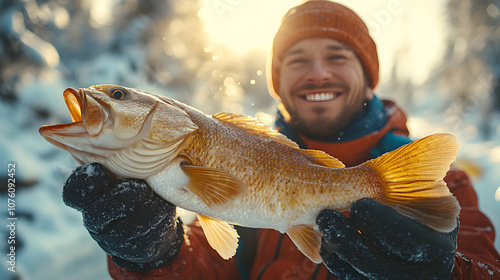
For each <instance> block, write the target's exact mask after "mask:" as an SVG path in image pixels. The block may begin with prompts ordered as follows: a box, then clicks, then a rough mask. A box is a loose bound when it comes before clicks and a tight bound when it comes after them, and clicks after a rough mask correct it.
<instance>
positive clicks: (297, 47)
mask: <svg viewBox="0 0 500 280" xmlns="http://www.w3.org/2000/svg"><path fill="white" fill-rule="evenodd" d="M378 68H379V64H378V57H377V50H376V46H375V43H374V42H373V40H372V38H371V37H370V35H369V32H368V29H367V27H366V25H365V24H364V23H363V21H362V20H361V19H360V18H359V17H358V16H357V15H356V14H355V13H354V12H353V11H351V10H350V9H348V8H346V7H344V6H342V5H340V4H337V3H334V2H330V1H308V2H305V3H303V4H302V5H299V6H297V7H295V8H292V9H291V10H290V11H289V12H288V13H287V14H286V15H285V16H284V18H283V21H282V24H281V26H280V28H279V30H278V32H277V33H276V36H275V38H274V41H273V52H272V55H271V56H270V58H269V69H268V73H267V74H268V84H269V91H270V93H271V95H273V96H274V97H275V98H276V99H277V100H279V101H280V105H279V112H278V118H277V121H276V126H277V128H278V129H279V130H280V131H281V132H282V133H283V134H285V135H286V136H288V137H289V138H290V139H292V140H294V141H295V142H297V143H298V144H299V145H300V146H301V147H302V148H309V149H318V150H323V151H325V152H327V153H329V154H330V155H332V156H334V157H336V158H338V159H340V160H341V161H342V162H343V163H344V164H345V165H346V166H347V167H349V166H354V165H358V164H360V163H362V162H364V161H367V160H370V159H373V158H375V157H377V156H379V155H381V154H383V153H385V152H388V151H392V150H394V149H396V148H398V147H400V146H402V145H404V144H407V143H410V142H411V140H410V139H409V138H408V134H409V132H408V129H407V128H406V117H405V115H404V113H403V112H402V111H401V110H400V109H399V108H398V107H397V106H396V105H395V104H394V103H393V102H390V101H385V100H384V101H382V100H380V99H378V98H377V96H376V94H375V91H374V90H375V88H376V86H377V83H378V71H379V69H378ZM89 169H90V170H92V172H90V173H89V172H88V170H89ZM297 172H300V171H299V170H298V171H297ZM444 181H445V182H446V183H447V185H448V187H449V188H450V191H451V192H452V193H453V195H455V197H456V198H457V199H458V201H459V202H460V205H461V207H462V209H461V212H460V228H458V226H457V227H456V228H455V229H453V230H452V231H450V232H440V231H436V230H433V229H431V228H429V227H427V226H425V225H423V224H422V223H420V222H417V221H416V220H414V219H411V218H409V217H406V216H403V215H401V214H399V213H398V212H396V211H395V210H394V209H393V208H391V207H389V206H386V205H383V204H381V203H378V202H376V201H375V200H372V199H361V200H359V201H356V202H354V203H353V204H352V205H351V208H350V210H349V215H348V216H346V215H344V214H346V213H339V212H337V211H333V210H328V209H326V210H323V211H321V212H320V213H319V215H318V217H317V218H316V222H317V225H318V228H319V230H320V231H321V233H322V234H323V239H322V242H321V246H322V247H321V257H322V260H323V263H321V264H315V263H312V262H311V261H310V260H309V259H308V258H307V257H305V256H304V255H303V254H302V253H301V252H300V251H299V250H298V249H297V248H296V246H295V245H294V244H293V242H292V241H291V239H290V238H289V237H288V236H287V235H286V234H281V233H280V232H278V231H275V230H272V229H248V228H241V227H239V228H238V233H239V234H240V242H239V244H240V245H239V247H238V251H237V253H236V256H235V257H233V258H232V259H230V260H224V259H222V258H221V257H220V256H219V255H218V254H217V253H216V252H215V251H214V250H213V249H212V248H211V246H210V245H209V244H208V242H207V241H206V238H205V236H204V233H203V231H202V230H201V228H200V226H199V224H197V223H193V224H191V225H189V226H183V225H182V224H181V223H180V222H179V221H178V220H177V219H176V212H175V209H176V207H175V205H172V204H170V203H169V202H167V201H165V200H163V199H161V198H160V197H159V196H158V195H156V194H155V193H154V192H153V191H152V190H151V188H150V187H149V186H148V185H147V184H146V183H145V182H144V181H141V180H123V181H118V180H117V178H115V177H114V176H113V175H109V174H108V172H107V171H106V170H105V169H104V168H103V167H102V166H101V165H99V164H96V163H93V164H91V165H87V166H83V167H80V168H79V169H78V170H77V171H75V172H74V173H73V174H72V175H71V177H70V178H69V179H68V181H67V182H66V184H65V187H64V192H63V197H64V201H65V202H66V204H68V205H69V206H71V207H74V208H76V209H78V210H80V211H82V214H83V217H84V224H85V227H86V228H87V229H88V230H89V232H90V234H91V235H92V237H93V238H94V239H95V240H96V241H97V242H98V243H99V245H100V246H101V247H102V248H103V249H104V250H105V251H106V252H107V253H108V254H109V258H108V260H109V262H108V264H109V271H110V274H111V276H112V277H113V278H114V279H260V280H263V279H273V280H274V279H360V280H366V279H373V280H375V279H397V280H400V279H439V280H441V279H500V269H499V259H500V256H499V255H498V252H497V251H496V250H495V248H494V246H493V242H494V239H495V230H494V228H493V225H492V224H491V222H490V221H489V219H488V218H487V217H486V216H485V215H484V214H483V213H481V212H480V211H479V208H478V202H477V198H476V194H475V191H474V189H473V187H472V184H471V182H470V180H469V178H468V177H467V175H466V174H465V173H464V172H462V171H459V170H455V169H453V168H452V170H450V171H449V172H448V173H447V175H446V177H445V178H444ZM317 195H318V196H320V195H322V194H321V191H318V192H317ZM444 210H446V209H444ZM276 215H279V213H276Z"/></svg>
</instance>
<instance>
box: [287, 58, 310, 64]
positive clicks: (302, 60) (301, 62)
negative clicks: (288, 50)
mask: <svg viewBox="0 0 500 280" xmlns="http://www.w3.org/2000/svg"><path fill="white" fill-rule="evenodd" d="M304 63H306V60H305V59H303V58H296V59H292V60H290V61H289V62H288V65H292V66H293V65H300V64H304Z"/></svg>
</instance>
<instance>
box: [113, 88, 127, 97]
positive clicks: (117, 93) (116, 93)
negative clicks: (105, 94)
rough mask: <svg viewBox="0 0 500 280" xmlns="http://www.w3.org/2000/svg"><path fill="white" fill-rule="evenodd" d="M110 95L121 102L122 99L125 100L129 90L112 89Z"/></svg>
mask: <svg viewBox="0 0 500 280" xmlns="http://www.w3.org/2000/svg"><path fill="white" fill-rule="evenodd" d="M110 93H111V96H112V97H113V98H114V99H118V100H121V99H123V98H125V96H126V94H127V90H126V89H123V88H112V89H111V90H110Z"/></svg>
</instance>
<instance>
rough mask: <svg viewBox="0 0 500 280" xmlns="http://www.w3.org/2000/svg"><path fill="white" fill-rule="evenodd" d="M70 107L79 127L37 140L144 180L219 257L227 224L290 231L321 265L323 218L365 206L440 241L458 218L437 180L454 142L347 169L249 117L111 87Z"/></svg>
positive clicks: (47, 129) (228, 241) (426, 142)
mask: <svg viewBox="0 0 500 280" xmlns="http://www.w3.org/2000/svg"><path fill="white" fill-rule="evenodd" d="M64 97H65V101H66V103H67V105H68V108H69V111H70V113H71V116H72V119H73V121H74V122H73V123H70V124H61V125H53V126H44V127H42V128H41V129H40V133H41V134H42V136H44V137H45V138H46V139H47V140H48V141H50V142H51V143H53V144H55V145H57V146H59V147H61V148H63V149H66V150H68V151H69V152H70V153H71V154H72V155H73V156H74V157H75V159H77V161H79V162H80V163H82V164H83V163H89V162H94V161H98V162H100V163H102V164H103V165H104V166H106V167H107V168H108V169H110V170H111V171H112V172H114V173H115V174H117V175H118V176H121V177H124V178H139V179H144V180H146V181H147V182H148V184H149V185H150V186H151V187H152V188H153V189H154V190H155V192H157V193H158V194H159V195H160V196H162V197H163V198H164V199H166V200H168V201H170V202H171V203H173V204H175V205H177V206H179V207H182V208H185V209H187V210H191V211H193V212H195V213H197V214H198V219H199V221H200V224H201V226H202V227H203V229H204V232H205V235H206V237H207V240H208V241H209V243H210V244H211V245H212V247H214V249H216V250H217V251H218V252H219V254H220V255H221V256H222V257H223V258H230V257H231V256H233V255H234V254H235V252H236V248H237V240H238V236H237V233H236V231H235V230H234V228H232V226H231V225H229V224H228V223H232V224H240V225H243V226H247V227H255V228H272V229H275V230H278V231H280V232H282V233H283V232H286V233H287V234H288V235H289V236H290V238H291V239H292V241H293V242H294V243H295V244H296V245H297V247H298V248H299V249H300V250H301V251H302V252H303V253H304V254H305V255H307V256H308V257H309V258H310V259H311V260H312V261H314V262H321V257H320V255H319V249H320V244H321V233H320V232H319V231H317V230H315V229H314V226H315V219H316V216H317V215H318V213H319V212H320V211H321V210H322V209H325V208H329V209H336V210H340V211H344V210H347V209H348V208H349V206H350V205H351V203H352V202H354V201H356V200H358V199H361V198H364V197H371V198H374V199H377V200H379V201H381V202H382V203H385V204H388V205H391V206H393V207H395V208H396V210H397V211H399V212H400V213H402V214H404V215H407V216H410V217H412V218H415V219H417V220H419V221H421V222H423V223H424V224H426V225H428V226H430V227H432V228H434V229H436V230H440V231H450V230H452V229H453V228H454V227H455V226H456V218H457V216H458V212H459V209H460V207H459V206H458V203H457V201H456V199H455V198H454V197H453V196H452V195H451V194H450V192H449V191H448V188H447V187H446V185H445V184H444V183H443V181H442V179H443V177H444V175H445V173H446V171H447V170H448V169H449V167H450V164H451V163H452V162H453V160H454V159H455V156H456V153H457V151H458V148H459V144H458V142H457V141H456V139H455V137H454V136H452V135H448V134H437V135H433V136H429V137H427V138H424V139H421V140H417V141H415V142H413V143H411V144H409V145H407V146H404V147H402V148H400V149H398V150H396V151H393V152H391V153H388V154H385V155H383V156H381V157H380V158H377V159H375V160H372V161H368V162H366V163H364V164H362V165H359V166H356V167H352V168H344V165H343V164H342V163H341V162H340V161H338V160H337V159H335V158H333V157H331V156H329V155H327V154H326V153H324V152H321V151H314V150H302V149H299V147H298V146H297V145H296V144H295V143H294V142H292V141H290V140H288V139H287V138H286V137H285V136H283V135H282V134H280V133H278V132H277V131H275V130H272V129H270V128H268V127H266V126H264V125H262V124H260V123H258V122H256V121H255V120H254V119H251V118H249V117H246V116H240V115H234V114H225V113H219V114H216V115H213V116H207V115H205V114H203V113H201V112H200V111H198V110H196V109H194V108H192V107H189V106H187V105H185V104H182V103H180V102H177V101H174V100H172V99H169V98H166V97H162V96H158V95H154V94H151V93H147V92H144V91H140V90H135V89H129V88H124V87H119V86H114V85H109V86H108V85H103V86H94V87H90V88H87V89H80V90H79V91H76V90H73V89H67V90H66V91H65V93H64Z"/></svg>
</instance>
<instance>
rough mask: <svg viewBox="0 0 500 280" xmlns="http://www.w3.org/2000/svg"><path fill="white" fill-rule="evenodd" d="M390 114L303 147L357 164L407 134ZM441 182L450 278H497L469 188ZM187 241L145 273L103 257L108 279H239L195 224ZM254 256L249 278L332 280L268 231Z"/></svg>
mask: <svg viewBox="0 0 500 280" xmlns="http://www.w3.org/2000/svg"><path fill="white" fill-rule="evenodd" d="M385 106H386V107H388V108H391V107H392V110H389V111H390V112H392V113H391V115H390V118H389V121H388V123H387V125H386V126H385V127H384V128H382V129H381V130H380V131H378V132H376V133H371V134H369V135H366V136H365V137H362V139H356V140H355V141H350V142H344V143H336V144H333V145H332V144H324V143H321V142H314V141H310V140H308V139H305V138H302V140H303V141H304V142H305V143H306V145H307V146H308V148H316V149H322V150H325V151H326V152H328V153H330V154H333V155H336V157H338V158H340V159H341V160H342V161H343V162H344V163H346V165H348V166H349V165H351V166H352V165H356V164H359V163H361V162H363V161H365V160H367V159H369V157H370V150H371V149H372V148H373V147H374V146H375V145H376V144H377V142H378V141H379V140H380V139H381V138H382V137H383V136H384V135H385V134H386V133H387V132H388V131H390V130H391V131H393V132H394V133H397V134H403V135H407V134H408V130H407V129H406V124H405V123H406V117H405V116H404V114H403V112H402V111H401V110H399V109H397V107H395V105H394V104H393V103H390V102H385ZM444 180H445V182H446V183H447V185H448V187H449V188H450V190H451V192H452V193H453V194H454V195H455V196H456V197H457V199H458V201H459V202H460V205H461V207H462V210H461V212H460V230H459V234H458V250H457V253H456V255H455V266H454V268H453V279H470V280H475V279H500V256H499V254H498V252H497V251H496V250H495V248H494V245H493V243H494V239H495V230H494V228H493V225H492V223H491V222H490V220H489V219H488V218H487V217H486V216H485V215H484V214H483V213H481V212H480V211H479V208H478V202H477V197H476V193H475V191H474V189H473V187H472V184H471V182H470V180H469V178H468V176H467V175H466V174H465V172H463V171H460V170H450V171H449V172H448V174H447V175H446V177H445V179H444ZM185 232H186V239H185V240H186V242H185V243H184V244H183V245H182V248H181V250H180V252H179V256H178V257H177V259H176V260H175V261H174V262H173V263H172V264H171V265H169V266H165V267H160V268H157V269H154V270H152V271H150V272H147V273H144V272H142V273H139V272H132V271H126V270H123V269H120V268H118V267H117V266H116V265H114V263H113V262H112V261H111V258H108V267H109V272H110V275H111V276H112V277H113V279H123V280H125V279H127V280H128V279H241V278H242V277H241V276H240V273H239V270H238V266H237V263H236V259H235V258H232V259H230V260H228V261H225V260H223V259H222V258H221V257H220V256H219V255H218V253H217V252H215V251H214V250H213V249H212V248H211V247H210V245H209V244H208V242H207V241H206V238H205V236H204V234H203V231H202V230H201V228H200V226H199V225H198V224H197V223H194V224H192V225H190V226H189V227H185ZM256 238H257V241H258V243H257V252H256V257H255V261H254V264H253V267H252V269H251V271H250V277H249V278H250V279H262V280H263V279H335V278H334V277H333V276H332V275H331V274H330V273H329V272H328V270H327V269H326V267H325V266H324V265H323V264H319V265H317V264H314V263H312V262H311V261H309V259H307V258H306V257H305V256H304V255H303V254H302V253H301V252H300V251H298V250H297V248H296V247H295V245H294V244H293V243H292V241H291V240H290V239H289V238H288V236H287V235H282V234H280V233H279V232H277V231H274V230H269V229H259V230H258V231H257V237H256Z"/></svg>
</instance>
